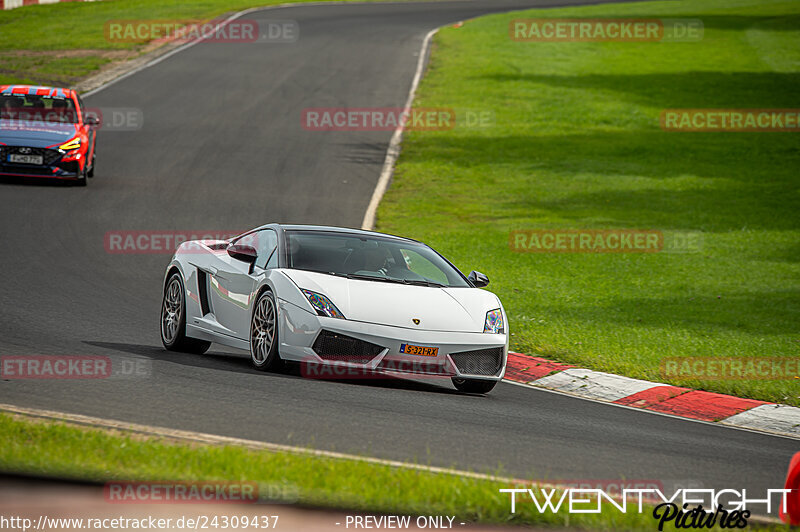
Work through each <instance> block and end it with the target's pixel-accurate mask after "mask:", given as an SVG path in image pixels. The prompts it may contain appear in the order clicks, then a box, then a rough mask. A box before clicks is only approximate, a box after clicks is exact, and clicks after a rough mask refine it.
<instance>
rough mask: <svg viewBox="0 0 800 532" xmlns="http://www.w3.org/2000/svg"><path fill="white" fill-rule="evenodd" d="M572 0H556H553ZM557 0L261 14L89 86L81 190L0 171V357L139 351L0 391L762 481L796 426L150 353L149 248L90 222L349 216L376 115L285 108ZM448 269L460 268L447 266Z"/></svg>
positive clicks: (492, 454)
mask: <svg viewBox="0 0 800 532" xmlns="http://www.w3.org/2000/svg"><path fill="white" fill-rule="evenodd" d="M568 3H569V4H574V3H584V2H574V1H573V2H563V3H562V4H563V5H566V4H568ZM558 4H559V3H558V2H549V3H543V2H536V1H532V0H528V1H522V0H520V1H512V0H498V1H474V2H446V3H445V2H443V3H436V4H388V5H380V4H365V5H330V6H321V7H319V6H313V7H312V6H306V7H293V8H288V9H282V10H278V11H274V10H271V11H260V12H256V13H253V14H250V15H248V16H247V17H246V18H248V19H258V20H267V19H293V20H296V21H298V23H299V26H300V39H299V40H298V41H297V42H296V43H294V44H283V45H275V44H273V45H268V44H221V43H217V44H213V43H206V44H199V45H197V46H193V47H191V48H188V49H186V50H184V51H182V52H180V53H178V54H176V55H174V56H172V57H169V58H167V59H166V60H164V61H162V62H160V63H158V64H157V65H155V66H153V67H151V68H148V69H145V70H143V71H141V72H138V73H136V74H134V75H133V76H130V77H128V78H127V79H125V80H123V81H121V82H118V83H116V84H114V85H112V86H111V87H109V88H107V89H105V90H102V91H100V92H99V93H97V94H95V95H92V96H90V97H89V98H88V99H87V103H88V105H89V106H91V107H101V108H102V107H129V108H139V109H141V110H142V111H143V113H144V127H143V128H142V129H141V130H140V131H136V132H111V131H102V132H101V134H100V140H99V144H98V154H99V155H98V166H97V177H95V178H94V179H93V180H92V181H91V182H90V183H89V186H88V187H87V188H85V189H80V188H69V187H61V186H41V185H36V184H30V183H18V182H4V183H0V194H1V195H2V205H3V208H2V210H0V216H2V224H3V244H4V245H3V252H2V254H0V272H2V275H3V277H4V278H5V282H4V287H3V290H2V291H1V292H0V303H1V304H0V354H4V355H38V354H102V355H108V356H110V357H114V358H115V359H117V358H121V357H129V358H131V359H143V360H145V361H147V363H148V364H150V368H151V369H152V375H151V376H149V377H144V378H136V379H115V380H110V381H106V380H90V381H0V402H2V403H11V404H15V405H20V406H27V407H40V408H47V409H53V410H60V411H67V412H73V413H80V414H87V415H92V416H99V417H104V418H112V419H118V420H124V421H131V422H136V423H144V424H151V425H158V426H165V427H173V428H178V429H184V430H196V431H202V432H208V433H214V434H224V435H230V436H237V437H243V438H250V439H257V440H263V441H269V442H276V443H290V444H296V445H309V446H313V447H317V448H323V449H331V450H337V451H342V452H353V453H366V454H369V455H372V456H378V457H385V458H391V459H409V460H417V461H420V462H423V463H431V464H433V465H439V466H454V467H457V468H460V469H474V470H480V471H496V470H497V468H498V467H499V466H502V467H503V468H504V471H505V473H507V474H511V475H516V476H526V477H527V476H535V477H538V478H549V479H579V478H588V479H620V478H626V479H646V480H651V479H652V480H659V481H662V482H664V483H665V486H667V487H670V486H672V485H675V484H677V485H689V484H691V485H692V486H694V487H697V486H698V485H702V486H703V487H706V488H711V487H715V488H723V487H724V488H740V487H747V488H749V489H751V490H758V491H755V492H754V493H761V491H760V490H765V489H767V488H779V487H782V483H783V478H784V475H785V468H786V466H787V464H788V461H789V458H790V456H791V454H792V453H793V452H795V451H798V450H800V442H798V441H797V440H789V439H784V438H779V437H773V436H769V435H764V434H756V433H750V432H744V431H739V430H734V429H730V428H725V427H721V426H712V425H708V424H701V423H694V422H688V421H683V420H678V419H673V418H668V417H664V416H659V415H654V414H649V413H646V412H639V411H632V410H629V409H623V408H618V407H613V406H609V405H604V404H598V403H593V402H589V401H584V400H579V399H575V398H570V397H566V396H562V395H557V394H553V393H548V392H544V391H539V390H531V389H525V388H521V387H518V386H513V385H510V384H501V385H499V386H498V387H497V388H496V389H495V391H494V392H493V393H492V394H490V395H489V396H487V397H477V396H463V395H458V394H457V393H455V391H454V390H452V389H451V387H449V385H445V384H442V386H437V385H431V384H421V383H414V382H409V381H402V380H387V381H385V382H379V383H341V382H321V381H313V380H304V379H301V378H299V377H298V376H295V375H291V374H289V375H270V374H260V373H258V372H255V371H254V370H251V369H250V368H249V361H248V359H247V356H246V354H234V353H233V352H232V351H230V350H227V349H225V348H222V349H220V348H218V347H217V346H214V347H213V348H212V350H211V352H210V353H209V354H207V355H205V356H190V355H180V354H173V353H167V352H165V351H164V350H163V349H162V348H161V344H160V341H159V335H158V321H157V320H158V312H159V303H160V295H161V294H160V291H161V280H162V275H163V271H164V267H165V266H166V264H167V262H168V255H164V254H161V255H158V254H155V255H147V254H138V255H116V254H109V253H107V252H106V250H105V248H104V234H105V233H106V232H107V231H118V230H133V231H140V230H141V231H145V230H156V231H169V230H180V231H201V232H207V231H237V230H243V229H247V228H250V227H253V226H256V225H260V224H263V223H267V222H271V221H280V222H286V223H320V224H335V225H344V226H351V227H357V226H359V225H360V223H361V219H362V217H363V214H364V211H365V209H366V207H367V204H368V202H369V198H370V196H371V194H372V191H373V188H374V186H375V183H376V182H377V179H378V175H379V172H380V168H381V165H382V163H383V159H384V155H385V151H386V147H387V144H388V141H389V138H390V136H391V133H390V132H372V133H319V132H308V131H304V130H303V129H302V127H301V125H300V114H301V111H302V109H303V108H306V107H378V106H389V107H399V106H402V105H403V104H404V102H405V100H406V97H407V94H408V90H409V87H410V83H411V79H412V76H413V73H414V68H415V66H416V63H417V54H418V53H419V50H420V46H421V43H422V39H423V37H424V35H425V34H426V33H427V32H428V31H429V30H430V29H432V28H434V27H437V26H440V25H443V24H446V23H451V22H456V21H459V20H463V19H467V18H470V17H474V16H478V15H481V14H484V13H488V12H493V11H502V10H507V9H510V8H522V7H526V6H536V5H541V6H549V5H558ZM461 266H464V267H469V266H471V265H461Z"/></svg>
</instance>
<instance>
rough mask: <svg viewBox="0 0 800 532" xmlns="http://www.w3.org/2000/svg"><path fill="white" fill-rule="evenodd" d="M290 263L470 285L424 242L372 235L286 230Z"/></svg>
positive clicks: (347, 273)
mask: <svg viewBox="0 0 800 532" xmlns="http://www.w3.org/2000/svg"><path fill="white" fill-rule="evenodd" d="M286 247H287V250H286V254H287V259H288V265H289V267H290V268H294V269H296V270H307V271H313V272H320V273H327V274H330V275H339V276H343V277H349V278H351V279H365V280H370V281H384V282H396V283H405V284H415V285H422V286H451V287H462V286H469V284H468V283H467V281H466V280H465V279H464V277H463V276H462V275H461V273H460V272H459V271H458V270H456V269H455V268H454V267H453V266H451V265H450V264H449V263H448V262H447V261H446V260H444V259H443V258H442V257H441V256H439V254H438V253H436V252H435V251H433V250H432V249H431V248H429V247H428V246H426V245H424V244H419V243H417V242H407V241H402V240H396V239H393V238H381V237H380V236H372V235H356V234H347V233H337V232H325V231H286Z"/></svg>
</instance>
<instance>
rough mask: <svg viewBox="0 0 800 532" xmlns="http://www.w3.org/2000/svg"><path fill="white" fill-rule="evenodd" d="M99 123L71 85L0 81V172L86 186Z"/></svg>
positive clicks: (93, 163)
mask: <svg viewBox="0 0 800 532" xmlns="http://www.w3.org/2000/svg"><path fill="white" fill-rule="evenodd" d="M99 125H100V122H99V120H98V117H97V116H95V115H92V114H90V113H88V112H87V110H86V107H85V106H84V104H83V101H82V100H81V98H80V96H78V93H77V92H75V91H74V90H72V89H63V88H53V87H36V86H30V85H0V176H20V177H45V178H54V179H60V180H69V181H74V182H75V183H76V184H78V185H86V178H87V177H92V176H94V168H95V158H96V157H95V144H96V141H97V129H98V128H99Z"/></svg>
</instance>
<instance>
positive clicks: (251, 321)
mask: <svg viewBox="0 0 800 532" xmlns="http://www.w3.org/2000/svg"><path fill="white" fill-rule="evenodd" d="M488 282H489V279H488V278H487V277H486V276H485V275H483V274H481V273H479V272H475V271H473V272H472V273H470V274H469V276H464V275H463V274H462V273H461V272H460V271H459V270H458V269H457V268H456V267H455V266H453V265H452V264H451V263H450V262H449V261H447V259H445V258H444V257H442V256H441V255H439V254H438V253H437V252H436V251H434V250H433V249H431V248H430V247H428V246H426V245H425V244H422V243H420V242H417V241H415V240H411V239H407V238H400V237H396V236H390V235H385V234H381V233H375V232H370V231H359V230H354V229H343V228H337V227H321V226H301V225H279V224H270V225H264V226H262V227H259V228H257V229H253V230H252V231H248V232H247V233H244V234H242V235H239V236H237V237H234V238H232V239H230V240H195V241H189V242H184V243H183V244H181V245H180V247H178V249H177V250H176V252H175V255H174V256H173V258H172V260H171V261H170V264H169V266H168V267H167V272H166V275H165V278H164V298H163V303H162V305H161V339H162V341H163V343H164V346H165V347H166V348H167V349H169V350H174V351H187V352H195V353H203V352H205V351H206V350H207V349H208V348H209V346H210V344H211V342H218V343H220V344H225V345H228V346H231V347H235V348H240V349H245V350H249V351H250V358H251V360H252V363H253V365H254V366H255V367H256V368H258V369H262V370H270V369H276V368H278V367H279V366H280V365H281V364H282V362H283V361H294V362H300V363H305V364H314V365H316V366H321V367H326V366H330V365H333V366H336V367H345V368H356V369H363V370H368V371H372V372H375V373H376V374H384V373H387V372H389V373H391V372H405V373H415V374H425V375H439V376H448V377H451V378H452V382H453V384H454V385H455V387H456V388H457V389H459V390H461V391H464V392H471V393H486V392H488V391H490V390H491V389H492V388H493V387H494V385H495V384H496V383H497V381H499V380H500V379H502V377H503V374H504V372H505V366H506V358H507V354H508V327H507V323H508V322H507V319H506V315H505V311H504V310H503V306H502V305H501V304H500V300H499V299H498V298H497V296H495V295H494V294H493V293H491V292H488V291H486V290H481V289H480V288H481V287H483V286H486V285H487V284H488Z"/></svg>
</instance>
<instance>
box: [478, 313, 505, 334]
mask: <svg viewBox="0 0 800 532" xmlns="http://www.w3.org/2000/svg"><path fill="white" fill-rule="evenodd" d="M483 332H485V333H492V334H503V333H505V332H506V326H505V323H503V311H501V310H500V309H499V308H496V309H494V310H490V311H489V312H487V313H486V322H485V323H484V324H483Z"/></svg>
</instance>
